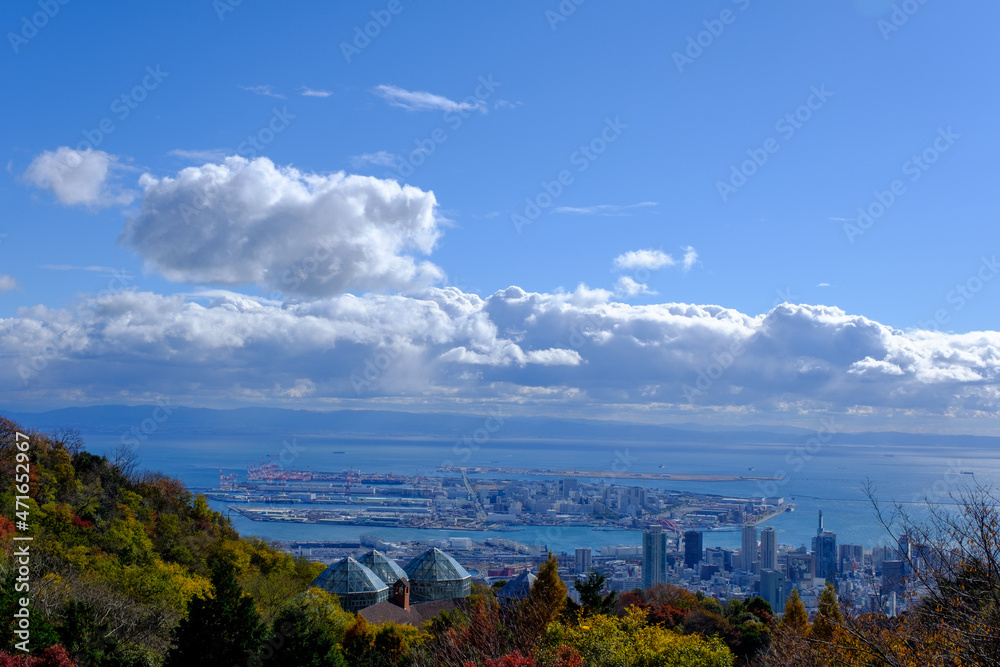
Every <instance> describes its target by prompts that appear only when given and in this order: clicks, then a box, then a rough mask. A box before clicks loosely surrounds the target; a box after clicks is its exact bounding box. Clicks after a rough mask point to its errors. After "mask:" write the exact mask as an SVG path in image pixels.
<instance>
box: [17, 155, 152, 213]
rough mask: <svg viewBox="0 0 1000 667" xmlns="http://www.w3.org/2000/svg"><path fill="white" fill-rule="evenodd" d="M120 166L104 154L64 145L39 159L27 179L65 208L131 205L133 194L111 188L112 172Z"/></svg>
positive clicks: (32, 162) (31, 165) (36, 159)
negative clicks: (46, 191)
mask: <svg viewBox="0 0 1000 667" xmlns="http://www.w3.org/2000/svg"><path fill="white" fill-rule="evenodd" d="M118 166H119V162H118V158H117V157H115V156H114V155H110V154H108V153H105V152H104V151H98V150H93V149H90V148H88V149H86V150H83V151H78V150H74V149H72V148H69V147H67V146H60V147H59V148H57V149H56V150H54V151H44V152H43V153H41V154H40V155H38V156H36V157H35V159H34V160H32V161H31V164H29V165H28V169H27V170H26V171H25V172H24V178H25V179H26V180H27V181H28V182H29V183H31V184H32V185H34V186H35V187H36V188H40V189H43V190H50V191H51V192H52V193H53V194H54V195H55V196H56V198H57V199H58V200H59V202H60V203H61V204H63V205H64V206H77V205H82V206H91V207H102V206H112V205H114V204H129V203H131V201H132V200H133V199H134V195H133V193H131V192H128V191H114V190H113V188H112V187H111V186H110V185H109V179H110V176H111V171H112V170H113V169H115V168H117V167H118Z"/></svg>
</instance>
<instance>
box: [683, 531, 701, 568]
mask: <svg viewBox="0 0 1000 667" xmlns="http://www.w3.org/2000/svg"><path fill="white" fill-rule="evenodd" d="M701 554H702V534H701V533H700V532H699V531H697V530H689V531H687V532H686V533H684V567H690V568H695V567H697V566H698V563H700V562H701V559H702V558H701Z"/></svg>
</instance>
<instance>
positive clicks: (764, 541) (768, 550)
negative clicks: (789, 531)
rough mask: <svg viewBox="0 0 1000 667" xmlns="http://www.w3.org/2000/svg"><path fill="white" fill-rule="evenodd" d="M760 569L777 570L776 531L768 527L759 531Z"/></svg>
mask: <svg viewBox="0 0 1000 667" xmlns="http://www.w3.org/2000/svg"><path fill="white" fill-rule="evenodd" d="M760 569H761V570H777V569H778V531H777V530H775V529H774V528H771V527H770V526H768V527H767V528H765V529H764V530H762V531H760Z"/></svg>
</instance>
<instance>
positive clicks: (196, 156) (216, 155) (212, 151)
mask: <svg viewBox="0 0 1000 667" xmlns="http://www.w3.org/2000/svg"><path fill="white" fill-rule="evenodd" d="M229 154H230V151H228V150H226V149H225V148H203V149H195V150H185V149H183V148H175V149H173V150H172V151H169V152H168V153H167V155H172V156H173V157H179V158H181V159H183V160H190V161H191V162H201V163H202V164H204V163H205V162H221V161H222V160H225V159H226V157H227V156H228V155H229Z"/></svg>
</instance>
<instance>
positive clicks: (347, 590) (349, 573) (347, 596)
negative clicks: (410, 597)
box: [310, 558, 389, 612]
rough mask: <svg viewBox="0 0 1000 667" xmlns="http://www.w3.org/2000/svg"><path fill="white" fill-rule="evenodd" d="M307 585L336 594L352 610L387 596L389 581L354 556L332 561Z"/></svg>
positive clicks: (384, 598) (347, 608)
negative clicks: (385, 580)
mask: <svg viewBox="0 0 1000 667" xmlns="http://www.w3.org/2000/svg"><path fill="white" fill-rule="evenodd" d="M310 586H319V587H320V588H322V589H323V590H325V591H327V592H329V593H333V594H335V595H336V596H337V597H339V598H340V606H341V607H342V608H343V609H344V610H345V611H351V612H354V611H358V610H360V609H364V608H365V607H370V606H372V605H373V604H378V603H379V602H384V601H385V600H388V599H389V585H388V584H386V583H385V582H384V581H382V580H381V579H380V578H379V576H378V575H377V574H375V573H374V572H372V571H371V570H369V569H368V568H367V567H365V566H364V565H362V564H361V563H359V562H358V561H356V560H354V559H353V558H345V559H343V560H339V561H337V562H336V563H332V564H331V565H330V566H329V567H328V568H326V569H325V570H323V573H322V574H320V575H319V576H318V577H316V579H314V580H313V582H312V583H311V584H310Z"/></svg>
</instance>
